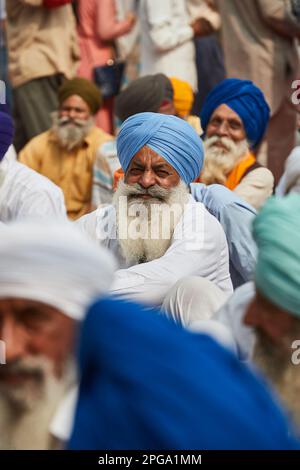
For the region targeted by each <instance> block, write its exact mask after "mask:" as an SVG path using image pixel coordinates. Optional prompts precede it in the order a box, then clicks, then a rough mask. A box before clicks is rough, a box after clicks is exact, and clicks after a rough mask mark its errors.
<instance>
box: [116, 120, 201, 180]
mask: <svg viewBox="0 0 300 470" xmlns="http://www.w3.org/2000/svg"><path fill="white" fill-rule="evenodd" d="M145 145H147V146H148V147H150V148H151V149H152V150H153V151H154V152H157V153H158V154H159V155H160V156H161V157H163V158H164V159H165V160H166V161H167V162H168V163H169V164H170V165H172V167H173V168H174V169H175V170H176V171H177V173H178V174H179V176H180V177H181V179H182V180H183V181H184V182H185V183H186V184H189V183H191V182H192V181H194V179H196V178H197V177H198V176H199V174H200V172H201V169H202V165H203V156H204V150H203V144H202V140H201V138H200V137H199V136H198V134H197V133H196V131H195V130H194V129H193V128H192V126H191V125H190V124H188V123H187V122H186V121H184V120H183V119H180V118H178V117H175V116H168V115H164V114H158V113H139V114H135V115H134V116H131V117H130V118H128V119H126V121H125V122H124V123H123V125H122V127H121V130H120V133H119V135H118V137H117V151H118V157H119V160H120V163H121V166H122V169H123V171H124V173H126V171H127V168H128V167H129V165H130V162H131V160H132V158H133V157H134V155H135V154H136V153H137V152H138V151H139V150H140V149H141V148H142V147H144V146H145Z"/></svg>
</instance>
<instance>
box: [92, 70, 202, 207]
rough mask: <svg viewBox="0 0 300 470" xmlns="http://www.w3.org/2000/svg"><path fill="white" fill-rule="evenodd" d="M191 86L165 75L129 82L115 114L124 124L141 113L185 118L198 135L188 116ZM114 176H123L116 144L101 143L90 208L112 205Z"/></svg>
mask: <svg viewBox="0 0 300 470" xmlns="http://www.w3.org/2000/svg"><path fill="white" fill-rule="evenodd" d="M193 99H194V96H193V91H192V88H191V87H190V85H189V84H188V83H186V82H183V81H182V80H178V79H176V78H171V79H169V78H168V77H166V76H165V75H163V74H161V73H158V74H156V75H147V76H145V77H142V78H138V79H137V80H134V81H133V82H131V83H130V85H129V86H128V87H127V88H125V89H124V90H123V91H122V92H121V93H120V94H119V96H117V98H116V102H115V114H116V116H117V117H118V118H119V119H120V120H121V121H125V120H126V119H127V118H129V117H130V116H133V115H134V114H138V113H144V112H154V113H161V114H172V115H176V116H178V117H181V118H183V119H186V120H187V121H188V122H189V123H190V124H191V125H192V126H193V127H194V128H195V130H196V131H197V132H198V134H199V135H200V134H201V133H202V129H201V125H200V119H199V118H198V117H197V116H190V115H189V114H190V110H191V107H192V104H193ZM114 175H116V176H117V178H118V179H119V178H120V177H123V172H122V170H121V169H120V161H119V159H118V155H117V148H116V141H115V140H114V141H111V142H106V143H104V144H103V145H102V146H101V147H100V148H99V150H98V152H97V157H96V161H95V167H94V176H93V193H92V200H93V206H94V208H95V209H96V208H97V207H98V205H99V204H104V203H111V201H112V197H113V189H114V186H116V184H115V179H114Z"/></svg>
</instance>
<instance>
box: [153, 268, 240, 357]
mask: <svg viewBox="0 0 300 470" xmlns="http://www.w3.org/2000/svg"><path fill="white" fill-rule="evenodd" d="M227 299H228V294H225V293H224V292H223V291H222V290H221V289H219V287H217V286H216V285H215V284H213V283H212V282H211V281H209V280H208V279H203V278H201V277H187V278H185V279H183V280H180V281H178V282H177V283H176V284H175V286H174V287H173V288H172V289H171V290H170V291H169V293H168V294H167V296H166V298H165V300H164V303H163V305H162V308H161V310H162V312H163V313H164V314H165V315H167V316H168V317H169V318H171V319H172V320H174V321H175V322H176V323H178V324H180V325H182V326H183V327H184V328H186V329H188V330H190V331H193V332H196V333H205V334H208V335H209V336H212V337H213V338H214V339H215V340H216V341H218V342H219V343H220V344H222V345H223V346H225V347H227V348H229V349H231V350H232V351H234V352H236V348H235V342H234V340H233V338H232V336H231V334H230V332H229V331H228V329H227V328H226V327H225V326H223V325H222V324H221V323H219V322H217V321H214V320H212V317H213V315H214V313H216V312H217V311H218V310H219V308H220V307H221V306H222V305H224V303H225V302H226V300H227Z"/></svg>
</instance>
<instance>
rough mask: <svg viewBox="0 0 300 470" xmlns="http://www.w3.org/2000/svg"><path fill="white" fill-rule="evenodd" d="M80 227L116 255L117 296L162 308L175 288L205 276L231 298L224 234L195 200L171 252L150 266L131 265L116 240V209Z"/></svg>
mask: <svg viewBox="0 0 300 470" xmlns="http://www.w3.org/2000/svg"><path fill="white" fill-rule="evenodd" d="M75 223H76V225H77V226H78V227H79V228H80V229H81V230H83V231H84V232H86V233H87V234H88V235H89V236H90V237H91V238H93V239H95V240H98V241H99V243H101V244H103V245H104V246H106V247H108V248H109V249H110V250H111V251H112V252H114V254H115V255H116V257H117V259H118V262H119V268H120V269H119V270H118V271H117V272H116V274H115V280H114V283H113V286H112V289H111V291H112V293H113V294H115V295H118V296H120V297H122V298H129V299H131V300H135V301H139V302H143V303H147V304H150V305H155V306H160V305H161V304H162V303H163V301H164V299H165V296H166V295H167V293H168V292H169V290H170V289H171V288H172V286H173V285H174V284H175V283H176V282H177V281H179V280H180V279H182V278H185V277H187V276H200V277H204V278H206V279H208V280H210V281H212V282H213V283H214V284H216V285H217V286H218V287H219V288H220V289H221V290H222V291H224V292H225V293H230V292H232V283H231V279H230V274H229V257H228V246H227V242H226V238H225V234H224V231H223V229H222V227H221V225H220V223H219V222H218V221H217V219H216V218H215V217H213V216H212V215H210V214H209V212H208V211H207V210H206V209H205V207H204V205H203V204H202V203H199V202H196V201H195V200H194V199H193V197H192V196H189V202H188V204H187V205H186V207H185V211H184V214H183V216H182V218H181V220H180V221H179V222H178V224H177V226H176V227H175V230H174V234H173V238H172V242H171V245H170V247H169V248H168V250H167V251H166V253H165V254H164V256H162V257H161V258H159V259H156V260H153V261H150V262H148V263H143V264H138V265H134V266H126V264H125V260H124V258H123V257H122V255H121V253H120V249H119V244H118V241H117V240H116V214H115V210H114V207H113V206H111V205H109V206H106V207H101V208H99V209H98V210H96V211H94V212H93V213H91V214H88V215H86V216H84V217H81V218H80V219H79V220H78V221H76V222H75Z"/></svg>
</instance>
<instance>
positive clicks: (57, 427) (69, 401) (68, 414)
mask: <svg viewBox="0 0 300 470" xmlns="http://www.w3.org/2000/svg"><path fill="white" fill-rule="evenodd" d="M77 398H78V387H76V386H74V387H73V388H72V389H71V390H70V391H69V392H68V393H67V394H66V396H65V398H64V399H63V400H62V402H61V404H60V405H59V407H58V409H57V411H56V413H55V415H54V418H53V419H52V421H51V423H50V434H52V436H54V437H55V438H56V439H58V440H59V441H61V442H63V443H66V442H68V441H69V439H70V438H71V434H72V430H73V424H74V418H75V411H76V405H77Z"/></svg>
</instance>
